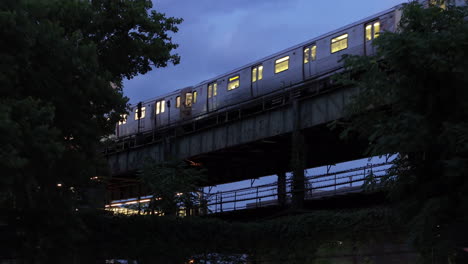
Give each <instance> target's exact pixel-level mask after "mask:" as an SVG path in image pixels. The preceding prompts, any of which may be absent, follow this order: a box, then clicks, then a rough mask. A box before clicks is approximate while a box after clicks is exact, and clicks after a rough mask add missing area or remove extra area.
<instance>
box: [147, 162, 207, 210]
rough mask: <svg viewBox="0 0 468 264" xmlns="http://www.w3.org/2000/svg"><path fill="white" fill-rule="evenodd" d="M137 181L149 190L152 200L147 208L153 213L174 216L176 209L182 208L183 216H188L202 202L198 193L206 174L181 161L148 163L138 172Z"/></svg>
mask: <svg viewBox="0 0 468 264" xmlns="http://www.w3.org/2000/svg"><path fill="white" fill-rule="evenodd" d="M140 178H141V180H142V182H143V183H145V185H146V186H148V188H149V189H150V192H151V195H152V199H151V202H150V208H149V209H150V210H151V212H152V214H154V213H155V210H157V211H160V212H162V213H164V214H165V215H176V213H177V210H178V209H179V208H181V207H183V208H185V211H186V215H191V209H195V208H196V206H197V204H199V203H200V202H203V197H200V196H199V192H200V187H201V186H203V184H205V183H206V182H207V176H206V171H205V170H204V169H202V168H198V167H193V166H191V165H189V164H187V163H186V162H184V161H182V162H180V161H168V162H165V163H155V162H154V161H152V160H148V161H147V162H146V163H145V166H144V167H143V169H142V171H141V172H140Z"/></svg>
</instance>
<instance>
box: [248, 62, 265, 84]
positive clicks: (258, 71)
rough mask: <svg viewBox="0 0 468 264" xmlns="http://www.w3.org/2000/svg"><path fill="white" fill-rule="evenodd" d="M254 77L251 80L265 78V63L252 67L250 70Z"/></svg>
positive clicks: (255, 80)
mask: <svg viewBox="0 0 468 264" xmlns="http://www.w3.org/2000/svg"><path fill="white" fill-rule="evenodd" d="M250 73H251V75H252V78H251V82H252V83H254V82H257V81H261V80H262V79H263V64H258V65H255V66H253V67H252V69H251V71H250Z"/></svg>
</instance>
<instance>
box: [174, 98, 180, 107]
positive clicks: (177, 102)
mask: <svg viewBox="0 0 468 264" xmlns="http://www.w3.org/2000/svg"><path fill="white" fill-rule="evenodd" d="M175 107H176V108H179V107H180V96H177V97H176V103H175Z"/></svg>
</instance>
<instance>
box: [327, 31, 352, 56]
mask: <svg viewBox="0 0 468 264" xmlns="http://www.w3.org/2000/svg"><path fill="white" fill-rule="evenodd" d="M348 39H349V34H348V33H343V34H341V35H338V36H336V37H334V38H331V39H330V53H331V54H333V53H337V52H339V51H342V50H345V49H348V46H349V45H348ZM342 43H345V45H344V47H342V46H341V44H342Z"/></svg>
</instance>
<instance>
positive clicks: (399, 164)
mask: <svg viewBox="0 0 468 264" xmlns="http://www.w3.org/2000/svg"><path fill="white" fill-rule="evenodd" d="M467 16H468V7H466V6H463V7H455V6H448V7H447V9H445V10H444V9H442V8H439V7H438V6H436V5H431V6H429V7H428V8H423V6H421V5H420V4H418V3H414V2H413V3H410V4H405V5H404V7H403V14H402V18H401V21H400V25H399V31H398V32H395V33H392V32H384V33H383V34H381V35H380V36H379V38H377V39H376V40H374V44H375V47H376V54H375V56H369V57H358V56H350V57H347V58H345V67H346V69H347V73H346V74H345V75H344V76H342V77H341V82H342V83H343V84H345V85H352V86H355V87H356V88H357V89H358V90H359V93H358V94H357V96H356V97H355V100H354V101H353V102H352V104H351V105H350V106H349V109H348V113H349V115H350V118H349V119H348V120H347V121H348V123H347V124H346V130H345V133H344V136H350V135H352V134H354V135H356V134H357V135H359V136H362V137H365V138H367V139H368V140H369V142H370V145H369V148H368V155H381V154H398V157H397V158H396V159H395V160H394V161H393V163H394V166H393V167H392V169H391V170H390V171H389V175H390V176H389V177H387V178H386V180H385V181H384V183H385V184H386V185H387V187H388V188H389V191H390V193H389V194H390V196H391V197H392V198H393V199H395V201H397V202H399V206H400V207H399V209H400V212H401V217H402V218H403V219H405V221H407V222H408V224H409V225H410V226H411V227H412V228H411V230H412V237H413V240H414V243H415V245H416V246H417V247H418V249H420V250H421V252H422V253H423V255H424V256H426V257H427V258H428V259H429V257H431V258H432V257H435V258H436V260H435V261H436V262H437V263H439V262H440V263H442V261H445V262H446V261H447V259H449V260H453V259H455V256H456V254H459V253H460V252H461V248H462V247H466V245H468V241H467V240H466V238H463V237H461V236H460V235H459V234H460V233H464V234H466V233H467V232H468V230H467V229H466V223H468V215H467V212H468V210H467V209H468V203H467V201H468V196H467V194H468V178H467V175H468V137H467V136H466V135H467V132H468V123H467V120H468V90H467V89H466V88H467V87H468V53H467V52H466V51H467V50H468V22H467V20H466V17H467Z"/></svg>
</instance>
